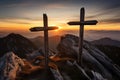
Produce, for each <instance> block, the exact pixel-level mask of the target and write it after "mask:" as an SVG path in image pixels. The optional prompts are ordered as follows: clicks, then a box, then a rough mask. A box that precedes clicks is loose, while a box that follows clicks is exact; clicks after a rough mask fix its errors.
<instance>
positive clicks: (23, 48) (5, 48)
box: [0, 33, 37, 58]
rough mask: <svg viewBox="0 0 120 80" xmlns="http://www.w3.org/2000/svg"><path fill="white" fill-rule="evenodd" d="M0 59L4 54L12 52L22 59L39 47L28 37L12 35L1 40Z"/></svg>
mask: <svg viewBox="0 0 120 80" xmlns="http://www.w3.org/2000/svg"><path fill="white" fill-rule="evenodd" d="M0 45H1V46H0V53H1V54H0V57H1V56H3V54H5V53H7V52H9V51H12V52H14V53H15V54H17V55H18V56H19V57H21V58H25V57H26V54H28V53H32V52H33V51H34V50H37V47H36V46H35V45H34V44H33V43H32V42H31V41H30V40H29V39H27V38H26V37H24V36H22V35H20V34H15V33H10V34H9V35H7V36H6V37H3V38H1V39H0Z"/></svg>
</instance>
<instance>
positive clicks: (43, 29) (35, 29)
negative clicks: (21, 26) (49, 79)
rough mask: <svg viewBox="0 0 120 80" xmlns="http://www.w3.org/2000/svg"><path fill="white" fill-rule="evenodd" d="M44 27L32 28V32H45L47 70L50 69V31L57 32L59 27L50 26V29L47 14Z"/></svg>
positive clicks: (44, 18)
mask: <svg viewBox="0 0 120 80" xmlns="http://www.w3.org/2000/svg"><path fill="white" fill-rule="evenodd" d="M43 24H44V26H43V27H33V28H30V31H32V32H37V31H44V52H45V66H46V69H48V64H49V58H48V57H49V56H48V53H49V43H48V31H49V30H55V29H58V27H55V26H50V27H48V18H47V15H46V14H43Z"/></svg>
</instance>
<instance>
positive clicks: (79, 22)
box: [68, 8, 98, 65]
mask: <svg viewBox="0 0 120 80" xmlns="http://www.w3.org/2000/svg"><path fill="white" fill-rule="evenodd" d="M84 18H85V9H84V8H81V10H80V21H71V22H68V24H69V25H80V30H79V31H80V32H79V54H78V62H80V65H82V51H83V37H84V36H83V35H84V25H96V24H97V23H98V22H97V21H96V20H90V21H84Z"/></svg>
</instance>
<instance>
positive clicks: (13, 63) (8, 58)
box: [0, 52, 24, 80]
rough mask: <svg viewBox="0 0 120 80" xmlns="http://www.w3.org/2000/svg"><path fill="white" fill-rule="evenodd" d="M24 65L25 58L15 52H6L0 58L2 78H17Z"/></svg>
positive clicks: (0, 78) (0, 77)
mask: <svg viewBox="0 0 120 80" xmlns="http://www.w3.org/2000/svg"><path fill="white" fill-rule="evenodd" d="M22 66H24V62H23V60H22V59H21V58H19V57H18V56H16V55H15V54H14V53H13V52H9V53H7V54H5V55H4V56H3V57H2V58H0V80H15V78H16V75H17V73H18V72H19V71H21V69H22Z"/></svg>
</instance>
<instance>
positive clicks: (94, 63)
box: [57, 34, 120, 80]
mask: <svg viewBox="0 0 120 80" xmlns="http://www.w3.org/2000/svg"><path fill="white" fill-rule="evenodd" d="M83 47H84V48H83V54H82V66H79V63H77V65H78V66H77V67H78V68H79V67H83V70H84V72H88V71H89V72H91V73H92V75H95V73H96V75H98V74H99V75H100V76H101V77H103V78H104V79H108V80H114V79H115V80H119V79H120V70H119V69H118V68H117V67H116V66H115V64H114V63H113V62H112V60H111V59H110V58H108V57H107V56H106V55H105V54H104V53H102V52H101V51H100V50H98V49H97V48H96V47H94V46H93V45H91V44H90V43H89V42H87V41H84V46H83ZM57 49H58V51H59V55H61V56H67V57H68V56H69V57H71V58H74V59H76V60H77V57H78V53H79V51H78V37H76V36H74V35H70V34H67V35H65V36H62V38H61V41H60V43H59V45H58V47H57ZM86 74H87V73H86ZM91 79H92V78H91ZM97 80H99V79H97Z"/></svg>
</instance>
